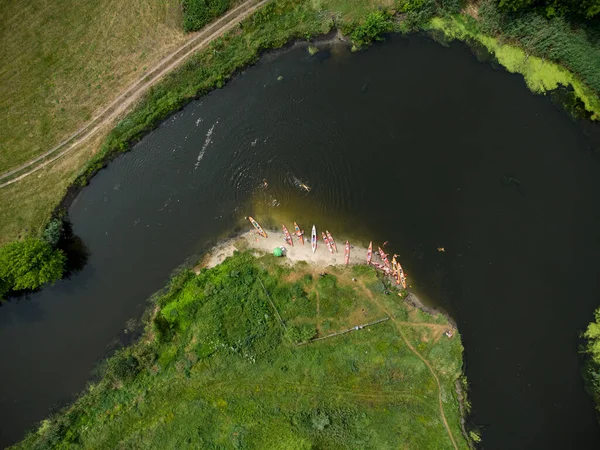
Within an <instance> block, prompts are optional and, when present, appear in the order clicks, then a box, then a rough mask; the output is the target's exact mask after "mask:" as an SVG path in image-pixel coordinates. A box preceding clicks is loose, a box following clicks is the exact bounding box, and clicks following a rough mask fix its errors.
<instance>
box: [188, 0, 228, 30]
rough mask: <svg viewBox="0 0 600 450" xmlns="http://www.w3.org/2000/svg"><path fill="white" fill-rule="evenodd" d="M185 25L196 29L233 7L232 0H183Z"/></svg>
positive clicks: (189, 28) (190, 28)
mask: <svg viewBox="0 0 600 450" xmlns="http://www.w3.org/2000/svg"><path fill="white" fill-rule="evenodd" d="M181 3H182V6H183V27H184V29H185V31H196V30H199V29H201V28H202V27H203V26H204V25H206V24H207V23H209V22H210V21H211V20H213V19H214V18H216V17H219V16H220V15H221V14H223V13H224V12H225V11H227V10H228V9H229V8H230V7H231V0H181Z"/></svg>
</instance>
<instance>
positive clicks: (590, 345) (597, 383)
mask: <svg viewBox="0 0 600 450" xmlns="http://www.w3.org/2000/svg"><path fill="white" fill-rule="evenodd" d="M583 337H584V338H585V340H586V345H585V352H586V354H587V357H588V358H587V360H586V362H585V365H584V370H583V376H584V380H585V382H586V383H585V384H586V387H587V388H588V390H589V391H590V394H591V395H592V397H593V398H594V400H595V401H596V405H597V409H598V412H600V308H598V309H597V310H596V311H594V321H593V322H590V324H589V325H588V327H587V329H586V330H585V332H584V334H583Z"/></svg>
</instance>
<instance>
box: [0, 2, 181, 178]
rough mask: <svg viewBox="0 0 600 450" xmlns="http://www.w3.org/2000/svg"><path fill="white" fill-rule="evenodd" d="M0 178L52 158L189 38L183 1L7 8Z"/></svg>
mask: <svg viewBox="0 0 600 450" xmlns="http://www.w3.org/2000/svg"><path fill="white" fill-rule="evenodd" d="M0 22H1V23H2V27H0V40H1V41H2V46H1V47H0V120H1V122H2V127H0V143H1V153H0V172H4V171H6V170H8V169H10V168H13V167H15V166H17V165H19V164H20V163H22V162H24V161H26V160H28V159H30V158H32V157H35V156H37V155H38V154H40V153H42V152H44V151H46V150H48V149H49V148H50V147H52V146H53V145H55V144H57V143H58V142H60V141H61V140H62V139H64V138H65V137H67V136H68V135H70V134H71V133H73V132H74V131H75V130H76V129H77V128H78V127H79V126H81V125H83V124H84V123H85V122H86V121H87V120H89V119H90V118H91V117H92V116H93V115H94V114H95V113H97V112H98V111H100V110H101V109H102V107H103V106H105V105H106V104H107V103H109V102H110V99H111V98H112V97H113V96H114V95H115V93H118V92H119V91H120V90H121V89H123V88H124V87H125V86H127V85H129V84H130V83H131V82H132V81H133V80H135V79H137V78H139V76H140V74H141V73H143V72H144V70H145V68H146V67H147V66H150V65H152V64H153V63H155V62H156V61H158V60H159V59H160V58H162V57H163V56H164V55H165V54H167V53H168V52H169V51H170V50H172V49H173V48H175V47H176V46H177V45H178V44H180V43H181V42H183V41H184V40H185V39H186V37H185V34H184V33H183V28H182V14H181V6H180V3H179V0H133V1H128V2H122V1H117V0H99V1H95V2H78V1H74V0H53V1H51V0H42V1H37V2H29V1H25V0H6V1H3V2H2V4H1V6H0Z"/></svg>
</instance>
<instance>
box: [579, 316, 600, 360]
mask: <svg viewBox="0 0 600 450" xmlns="http://www.w3.org/2000/svg"><path fill="white" fill-rule="evenodd" d="M594 317H595V319H596V321H595V322H591V323H590V324H589V325H588V327H587V330H585V333H584V334H583V336H584V337H585V338H586V339H587V341H588V342H587V351H588V353H589V354H590V356H591V357H592V360H593V361H594V362H595V363H596V364H600V308H598V309H597V310H596V311H594Z"/></svg>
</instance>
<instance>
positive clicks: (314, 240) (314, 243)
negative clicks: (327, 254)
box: [310, 225, 317, 253]
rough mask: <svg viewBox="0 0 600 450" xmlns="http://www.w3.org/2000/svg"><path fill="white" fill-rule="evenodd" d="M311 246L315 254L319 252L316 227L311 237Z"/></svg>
mask: <svg viewBox="0 0 600 450" xmlns="http://www.w3.org/2000/svg"><path fill="white" fill-rule="evenodd" d="M310 245H311V246H312V251H313V253H314V252H315V251H316V250H317V228H316V227H315V226H314V225H313V228H312V233H311V235H310Z"/></svg>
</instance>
